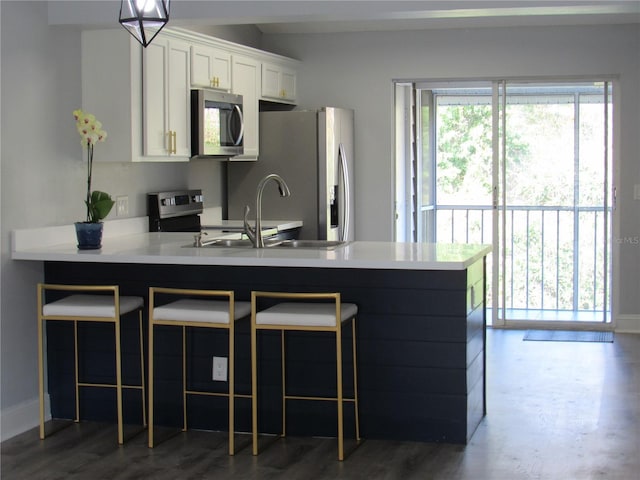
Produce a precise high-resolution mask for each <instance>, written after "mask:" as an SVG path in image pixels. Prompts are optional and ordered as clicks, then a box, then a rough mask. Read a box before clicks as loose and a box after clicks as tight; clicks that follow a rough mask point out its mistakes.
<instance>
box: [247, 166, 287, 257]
mask: <svg viewBox="0 0 640 480" xmlns="http://www.w3.org/2000/svg"><path fill="white" fill-rule="evenodd" d="M270 180H273V181H275V182H276V183H277V184H278V190H280V196H281V197H288V196H289V195H291V191H290V190H289V186H288V185H287V182H285V181H284V179H283V178H282V177H281V176H280V175H278V174H276V173H271V174H269V175H267V176H266V177H264V178H263V179H262V180H260V182H259V183H258V187H257V189H256V226H255V228H251V226H250V225H249V220H248V217H249V205H245V207H244V233H245V234H246V235H247V237H249V240H251V243H253V246H254V248H264V239H263V238H262V192H263V190H264V187H265V186H266V184H267V183H269V181H270Z"/></svg>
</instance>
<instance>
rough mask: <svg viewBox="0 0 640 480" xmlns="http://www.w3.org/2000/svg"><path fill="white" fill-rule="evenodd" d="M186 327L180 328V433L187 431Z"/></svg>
mask: <svg viewBox="0 0 640 480" xmlns="http://www.w3.org/2000/svg"><path fill="white" fill-rule="evenodd" d="M186 335H187V327H185V326H184V325H183V326H182V431H183V432H186V431H187V338H186Z"/></svg>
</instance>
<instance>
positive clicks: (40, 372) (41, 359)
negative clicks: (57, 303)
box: [38, 285, 44, 440]
mask: <svg viewBox="0 0 640 480" xmlns="http://www.w3.org/2000/svg"><path fill="white" fill-rule="evenodd" d="M43 329H44V319H43V318H42V288H41V286H40V285H38V395H39V399H40V407H39V410H40V439H41V440H42V439H44V338H43V335H44V332H43Z"/></svg>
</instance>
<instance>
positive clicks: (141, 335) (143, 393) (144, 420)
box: [138, 309, 147, 427]
mask: <svg viewBox="0 0 640 480" xmlns="http://www.w3.org/2000/svg"><path fill="white" fill-rule="evenodd" d="M138 325H139V338H140V386H141V387H142V390H141V394H140V396H141V398H142V425H143V426H145V427H146V426H147V406H146V403H147V402H146V399H147V394H146V390H145V384H144V332H143V328H142V309H140V310H138Z"/></svg>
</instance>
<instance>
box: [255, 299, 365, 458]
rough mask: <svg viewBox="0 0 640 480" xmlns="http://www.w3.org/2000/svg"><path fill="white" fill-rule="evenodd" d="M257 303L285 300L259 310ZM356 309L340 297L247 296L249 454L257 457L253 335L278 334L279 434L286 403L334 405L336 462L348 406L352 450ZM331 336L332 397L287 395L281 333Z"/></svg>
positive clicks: (342, 454) (341, 452) (357, 430)
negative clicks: (346, 359)
mask: <svg viewBox="0 0 640 480" xmlns="http://www.w3.org/2000/svg"><path fill="white" fill-rule="evenodd" d="M261 299H272V300H273V299H276V301H277V300H280V299H282V300H289V301H285V302H282V303H276V304H275V305H273V306H271V307H269V308H266V309H263V310H259V309H258V302H259V300H261ZM357 314H358V306H357V305H356V304H354V303H342V302H341V296H340V293H289V292H259V291H254V292H251V385H252V396H253V398H252V426H253V428H252V430H253V431H252V435H253V454H254V455H258V435H259V433H258V365H257V331H258V330H280V332H281V338H280V342H281V368H282V377H281V378H282V433H281V435H280V436H281V437H284V436H285V435H286V401H287V400H312V401H317V400H329V401H335V402H336V404H337V407H338V408H337V409H338V460H344V458H345V449H344V415H343V404H344V403H345V402H351V403H353V406H354V421H355V437H356V438H355V446H354V448H355V447H357V446H358V445H359V444H360V442H361V438H360V422H359V418H358V379H357V355H356V315H357ZM349 321H351V336H352V362H353V392H354V394H353V397H351V398H347V397H345V396H344V394H343V388H344V385H343V374H342V327H343V324H346V323H347V322H349ZM291 330H294V331H310V332H314V331H315V332H333V333H335V336H336V387H337V396H336V397H323V396H320V397H319V396H313V397H312V396H307V397H305V396H300V395H288V394H287V389H286V385H285V378H286V361H285V331H291Z"/></svg>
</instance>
